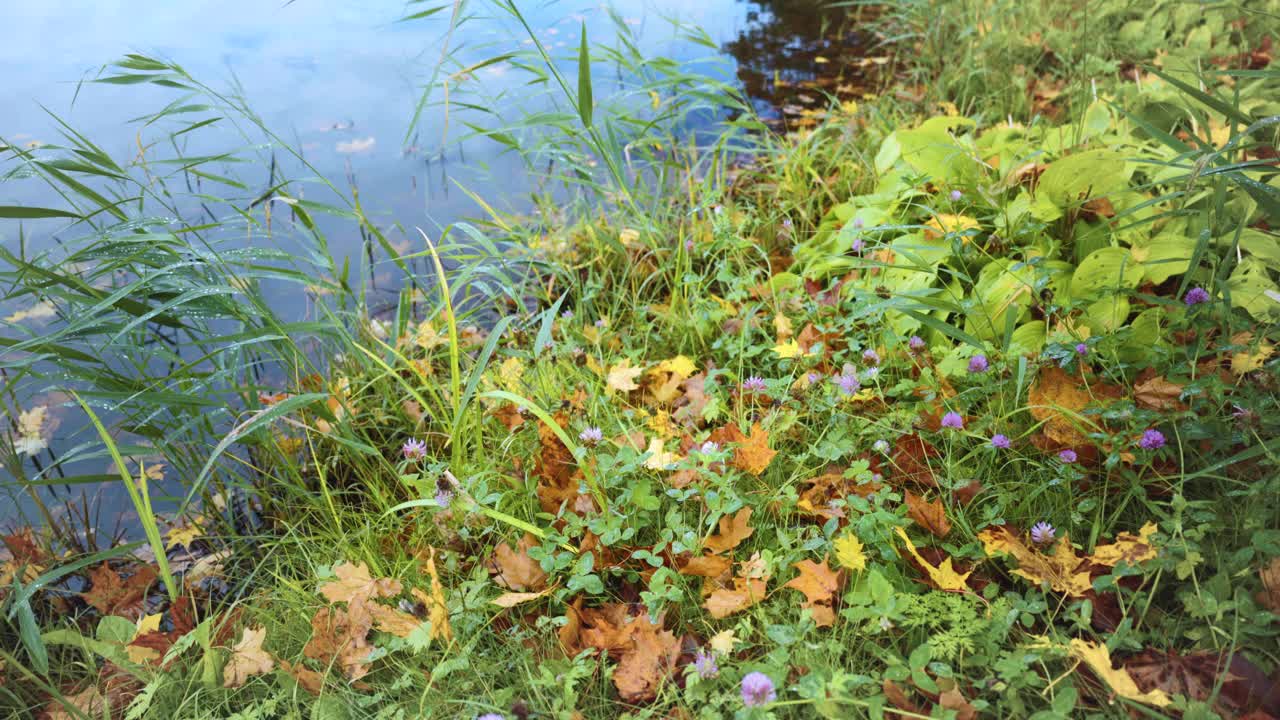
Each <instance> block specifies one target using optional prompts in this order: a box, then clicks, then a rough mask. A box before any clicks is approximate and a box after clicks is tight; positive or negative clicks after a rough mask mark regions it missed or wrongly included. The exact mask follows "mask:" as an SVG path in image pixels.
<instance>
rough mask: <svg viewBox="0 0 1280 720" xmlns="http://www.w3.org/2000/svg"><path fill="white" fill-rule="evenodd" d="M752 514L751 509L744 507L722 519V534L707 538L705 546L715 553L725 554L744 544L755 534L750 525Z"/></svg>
mask: <svg viewBox="0 0 1280 720" xmlns="http://www.w3.org/2000/svg"><path fill="white" fill-rule="evenodd" d="M751 513H752V510H751V508H750V507H744V508H742V509H741V510H739V511H738V512H737V513H735V514H734V515H725V516H724V517H722V518H720V532H719V533H717V534H715V535H712V536H711V537H709V538H707V541H706V542H705V543H704V545H706V547H707V549H708V550H710V551H711V552H713V553H725V552H728V551H730V550H732V549H734V548H736V547H737V546H738V545H740V544H742V541H743V540H746V539H747V538H749V537H751V534H752V533H754V532H755V528H753V527H751V525H750V524H749V523H750V521H751Z"/></svg>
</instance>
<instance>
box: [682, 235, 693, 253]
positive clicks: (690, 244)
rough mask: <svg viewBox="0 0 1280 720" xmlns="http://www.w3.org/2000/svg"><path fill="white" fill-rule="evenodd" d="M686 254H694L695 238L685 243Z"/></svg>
mask: <svg viewBox="0 0 1280 720" xmlns="http://www.w3.org/2000/svg"><path fill="white" fill-rule="evenodd" d="M684 250H685V252H693V238H689V239H688V240H685V241H684Z"/></svg>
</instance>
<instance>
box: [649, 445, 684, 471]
mask: <svg viewBox="0 0 1280 720" xmlns="http://www.w3.org/2000/svg"><path fill="white" fill-rule="evenodd" d="M664 444H665V443H664V442H663V441H662V439H661V438H656V437H655V438H651V439H650V440H649V447H648V448H646V449H645V452H646V453H648V454H649V457H648V459H646V460H645V461H644V466H645V467H647V468H649V469H650V470H667V469H669V468H670V467H671V466H672V465H675V464H676V463H678V462H680V460H681V459H682V458H681V457H680V456H679V455H677V454H676V453H673V452H666V451H664V450H663V449H662V446H663V445H664Z"/></svg>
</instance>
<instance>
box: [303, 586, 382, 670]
mask: <svg viewBox="0 0 1280 720" xmlns="http://www.w3.org/2000/svg"><path fill="white" fill-rule="evenodd" d="M364 606H365V603H364V602H357V603H354V604H351V605H348V608H347V609H345V610H344V609H342V608H337V607H324V608H320V610H319V611H317V612H316V614H315V616H314V617H312V618H311V639H310V640H308V641H307V644H306V646H304V647H303V648H302V654H303V655H305V656H306V657H309V658H311V659H312V660H319V661H320V662H321V663H323V664H324V665H325V666H329V665H336V666H338V667H341V668H342V672H343V674H344V675H345V676H346V677H347V679H348V680H359V679H360V678H362V677H364V676H365V675H367V674H368V673H369V668H368V665H367V661H368V658H369V653H371V652H372V651H373V648H372V647H370V646H369V640H368V637H369V631H370V630H371V629H372V628H373V618H372V617H371V616H370V615H369V614H368V613H367V612H364Z"/></svg>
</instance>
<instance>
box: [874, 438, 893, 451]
mask: <svg viewBox="0 0 1280 720" xmlns="http://www.w3.org/2000/svg"><path fill="white" fill-rule="evenodd" d="M871 449H872V450H875V451H876V452H878V453H880V454H884V453H887V452H889V441H888V440H885V439H883V438H882V439H880V440H877V441H875V442H874V443H872V444H871Z"/></svg>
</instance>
